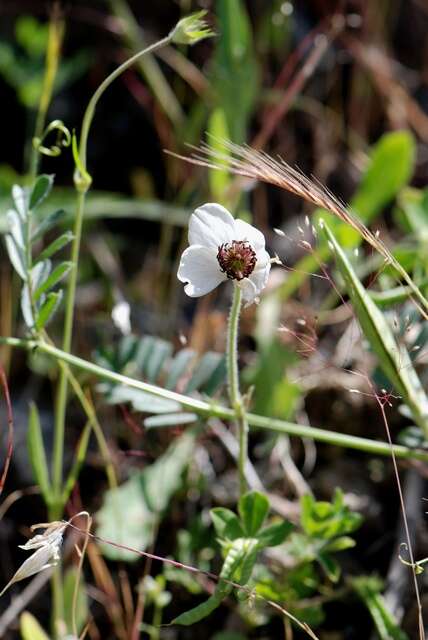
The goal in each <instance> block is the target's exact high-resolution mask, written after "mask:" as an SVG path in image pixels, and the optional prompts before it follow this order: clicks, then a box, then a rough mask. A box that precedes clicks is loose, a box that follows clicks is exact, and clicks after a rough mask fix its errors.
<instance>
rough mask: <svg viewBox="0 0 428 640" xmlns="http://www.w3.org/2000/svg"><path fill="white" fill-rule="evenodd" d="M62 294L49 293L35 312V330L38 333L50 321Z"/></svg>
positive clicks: (59, 292)
mask: <svg viewBox="0 0 428 640" xmlns="http://www.w3.org/2000/svg"><path fill="white" fill-rule="evenodd" d="M62 296H63V292H62V290H61V291H51V292H50V293H48V295H47V296H46V300H45V301H44V303H43V304H42V306H41V307H40V309H39V310H38V311H37V319H36V329H37V330H38V331H40V330H41V329H43V328H44V327H46V325H47V324H48V322H50V321H51V320H52V318H53V317H54V315H55V313H56V311H57V310H58V307H59V305H60V304H61V301H62Z"/></svg>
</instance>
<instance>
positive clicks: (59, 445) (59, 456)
mask: <svg viewBox="0 0 428 640" xmlns="http://www.w3.org/2000/svg"><path fill="white" fill-rule="evenodd" d="M85 197H86V193H85V192H84V191H79V192H78V195H77V211H76V219H75V224H74V240H73V246H72V249H71V262H72V264H73V266H72V268H71V273H70V278H69V281H68V286H67V294H66V300H65V319H64V334H63V342H62V347H63V350H64V351H65V352H67V353H68V352H70V348H71V339H72V335H73V321H74V305H75V298H76V285H77V265H78V262H79V253H80V239H81V235H82V224H83V212H84V206H85ZM67 390H68V380H67V374H66V372H65V371H64V370H63V369H61V371H60V374H59V381H58V389H57V395H56V406H55V430H54V444H53V460H52V488H53V492H54V496H55V498H56V502H57V503H58V507H57V508H58V509H61V507H60V506H59V505H60V495H61V487H62V473H63V456H64V434H65V413H66V407H67ZM60 515H61V514H60V513H57V514H56V517H57V518H59V517H60Z"/></svg>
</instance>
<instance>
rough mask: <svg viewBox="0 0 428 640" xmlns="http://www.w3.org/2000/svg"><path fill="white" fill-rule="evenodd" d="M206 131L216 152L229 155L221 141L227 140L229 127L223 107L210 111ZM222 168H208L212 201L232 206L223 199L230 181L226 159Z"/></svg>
mask: <svg viewBox="0 0 428 640" xmlns="http://www.w3.org/2000/svg"><path fill="white" fill-rule="evenodd" d="M208 132H209V135H210V145H211V147H212V148H213V149H214V150H215V151H216V152H217V153H221V154H223V155H225V156H226V157H229V156H230V150H229V149H228V148H227V146H226V145H225V144H224V143H223V141H224V140H229V139H230V135H229V129H228V126H227V120H226V114H225V112H224V109H222V108H221V107H217V108H216V109H214V111H213V112H212V114H211V116H210V118H209V120H208ZM224 166H225V167H226V168H224V169H210V170H209V184H210V195H211V197H212V199H213V202H220V203H221V204H223V205H224V206H225V207H229V208H232V203H230V202H228V201H227V200H225V197H226V194H227V192H228V188H229V186H230V183H231V174H230V172H229V171H228V170H227V161H225V163H224Z"/></svg>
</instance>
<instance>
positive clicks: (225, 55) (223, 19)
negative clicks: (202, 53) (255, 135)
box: [213, 0, 259, 143]
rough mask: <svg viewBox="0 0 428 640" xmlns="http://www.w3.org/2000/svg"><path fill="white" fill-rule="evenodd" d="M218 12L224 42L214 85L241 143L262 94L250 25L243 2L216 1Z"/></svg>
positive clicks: (234, 135) (232, 135)
mask: <svg viewBox="0 0 428 640" xmlns="http://www.w3.org/2000/svg"><path fill="white" fill-rule="evenodd" d="M216 8H217V17H218V22H219V26H220V29H221V38H219V39H218V40H217V48H216V51H215V54H214V63H213V85H214V89H215V91H216V93H217V95H218V104H220V105H221V107H222V109H223V110H224V112H225V115H226V119H227V127H228V132H229V135H230V138H231V139H232V140H233V142H238V143H241V142H244V141H245V139H246V128H247V124H248V119H249V117H250V115H251V113H252V110H253V106H254V103H255V101H256V99H257V97H258V90H259V68H258V64H257V58H256V56H255V48H254V43H253V37H252V31H251V23H250V20H249V18H248V13H247V10H246V6H245V3H244V2H242V0H217V3H216ZM237 96H239V100H238V99H237Z"/></svg>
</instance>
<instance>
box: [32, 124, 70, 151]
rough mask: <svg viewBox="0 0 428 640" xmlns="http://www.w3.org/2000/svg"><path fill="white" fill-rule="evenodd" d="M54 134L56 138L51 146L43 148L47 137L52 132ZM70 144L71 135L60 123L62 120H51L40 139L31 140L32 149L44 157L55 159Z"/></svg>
mask: <svg viewBox="0 0 428 640" xmlns="http://www.w3.org/2000/svg"><path fill="white" fill-rule="evenodd" d="M53 131H54V132H55V133H56V138H55V141H54V143H53V144H52V145H51V146H49V147H48V146H45V145H44V144H43V143H44V141H45V139H46V138H47V136H48V135H50V134H51V133H52V132H53ZM70 144H71V133H70V131H69V130H68V129H67V127H66V126H65V124H64V123H63V122H62V120H52V122H50V123H49V124H48V126H47V127H46V129H45V130H44V131H43V134H42V135H41V137H40V138H38V137H34V138H33V147H34V149H35V150H36V151H37V152H38V153H40V154H42V155H45V156H50V157H56V156H59V155H60V154H61V152H62V150H63V149H64V148H65V147H69V146H70Z"/></svg>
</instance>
